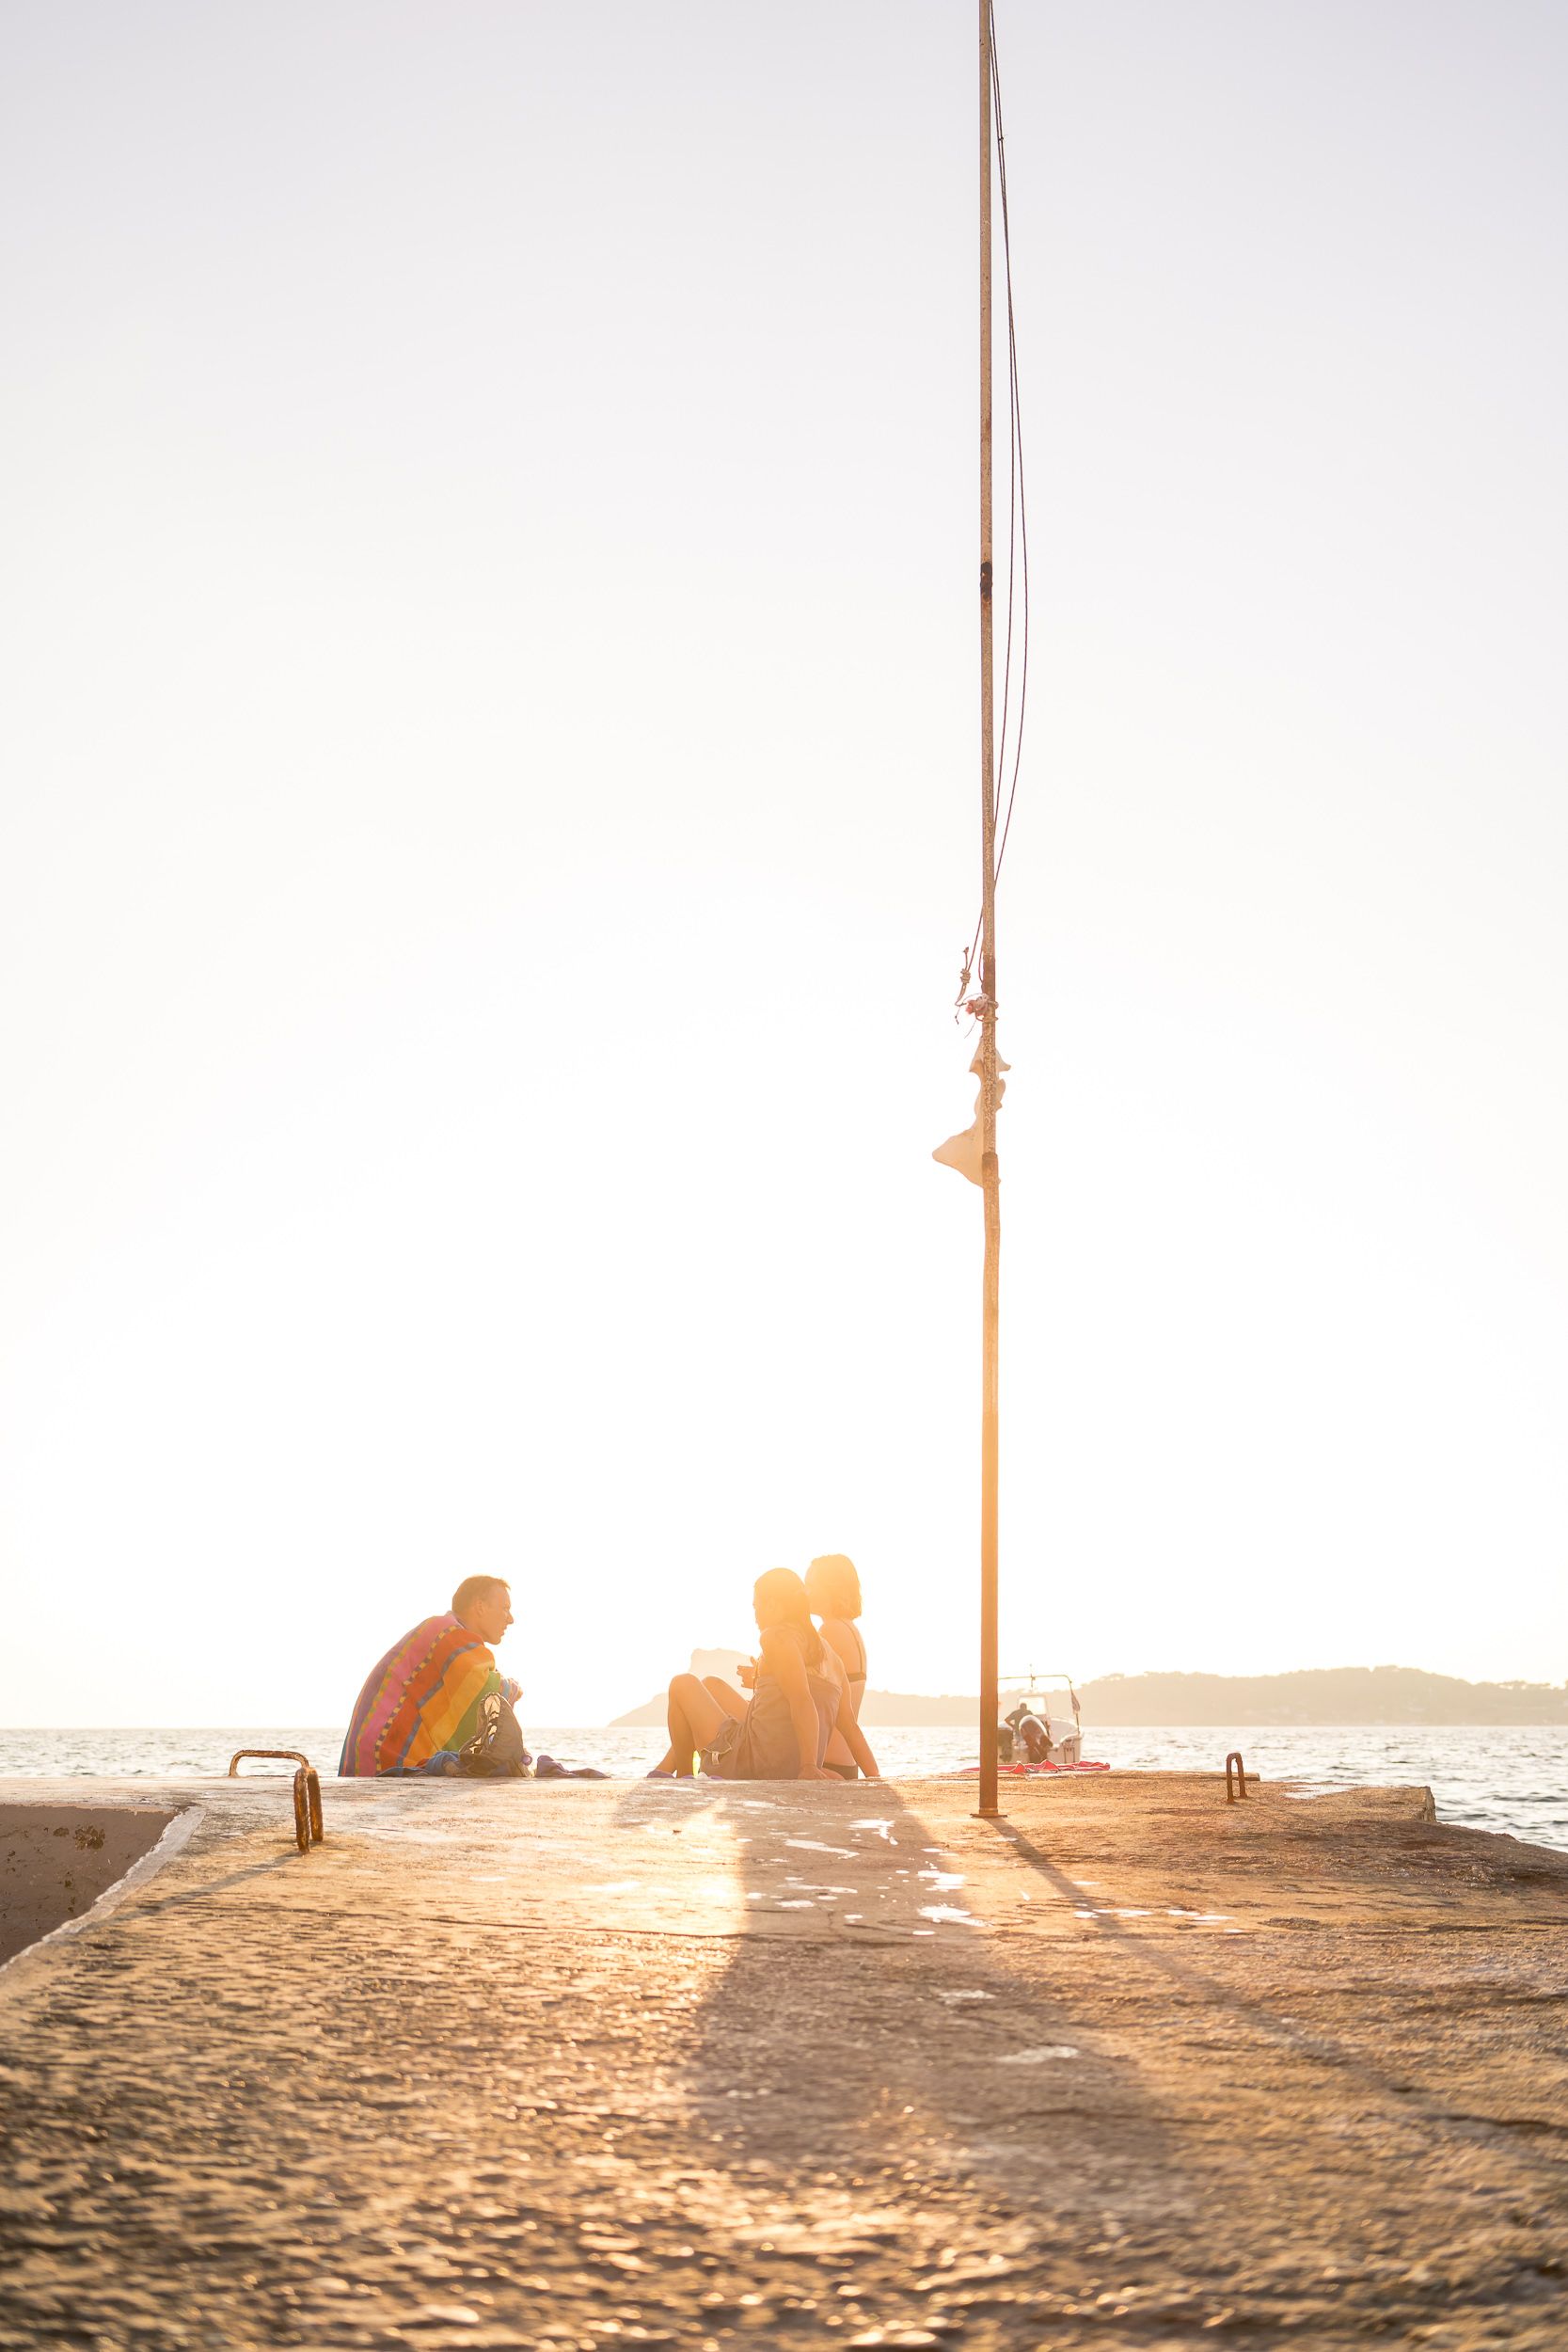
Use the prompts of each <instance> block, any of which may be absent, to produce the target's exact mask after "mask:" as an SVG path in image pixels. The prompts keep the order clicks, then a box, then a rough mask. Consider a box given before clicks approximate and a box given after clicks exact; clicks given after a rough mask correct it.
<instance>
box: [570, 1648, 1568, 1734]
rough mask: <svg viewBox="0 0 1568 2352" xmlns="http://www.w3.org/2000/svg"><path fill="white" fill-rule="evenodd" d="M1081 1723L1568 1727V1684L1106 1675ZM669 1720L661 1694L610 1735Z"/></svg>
mask: <svg viewBox="0 0 1568 2352" xmlns="http://www.w3.org/2000/svg"><path fill="white" fill-rule="evenodd" d="M737 1655H738V1653H737V1652H736V1651H734V1650H695V1651H693V1652H692V1669H693V1671H694V1672H695V1673H697V1674H721V1675H725V1676H733V1674H734V1671H735V1663H736V1657H737ZM1078 1695H1079V1697H1080V1699H1081V1700H1082V1701H1083V1706H1084V1721H1085V1724H1087V1725H1088V1726H1090V1727H1091V1728H1092V1727H1093V1726H1094V1725H1095V1724H1161V1725H1180V1724H1216V1725H1228V1726H1235V1725H1239V1724H1568V1684H1557V1683H1551V1682H1462V1681H1460V1680H1459V1679H1458V1677H1456V1676H1453V1675H1429V1674H1423V1673H1422V1672H1421V1670H1420V1669H1419V1667H1417V1666H1323V1667H1316V1668H1313V1669H1311V1670H1310V1671H1308V1672H1304V1673H1300V1674H1288V1675H1186V1674H1182V1675H1175V1674H1147V1675H1106V1676H1105V1677H1103V1678H1102V1679H1101V1681H1099V1682H1085V1683H1083V1684H1081V1685H1080V1687H1079V1692H1078ZM979 1703H980V1702H979V1700H978V1699H977V1698H964V1697H958V1698H954V1697H947V1696H943V1697H942V1698H931V1697H927V1696H926V1695H925V1694H923V1693H916V1692H901V1691H867V1692H866V1694H865V1704H864V1706H863V1708H862V1709H861V1721H862V1722H863V1724H865V1725H866V1726H867V1728H868V1729H872V1730H874V1729H876V1728H877V1727H878V1726H879V1725H884V1726H885V1725H887V1724H935V1725H955V1726H956V1725H960V1724H972V1723H973V1722H974V1716H975V1710H976V1709H977V1708H978V1706H979ZM663 1721H664V1700H663V1696H662V1694H661V1695H660V1696H659V1697H657V1698H654V1699H650V1700H649V1701H648V1703H647V1705H646V1706H645V1707H639V1708H634V1709H633V1710H632V1712H631V1713H630V1714H629V1715H618V1716H617V1717H616V1719H615V1724H614V1725H613V1726H612V1728H615V1729H619V1728H621V1727H622V1726H623V1725H626V1726H633V1725H641V1724H662V1723H663Z"/></svg>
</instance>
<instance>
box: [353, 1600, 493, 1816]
mask: <svg viewBox="0 0 1568 2352" xmlns="http://www.w3.org/2000/svg"><path fill="white" fill-rule="evenodd" d="M500 1687H501V1678H500V1676H499V1674H498V1673H497V1672H496V1661H495V1660H494V1658H492V1656H491V1655H490V1652H489V1651H488V1650H487V1649H486V1648H485V1646H484V1644H483V1642H480V1641H476V1640H475V1638H474V1636H473V1635H472V1634H471V1633H470V1632H469V1630H468V1629H467V1626H466V1625H465V1624H464V1623H463V1621H462V1619H461V1618H460V1617H454V1616H453V1615H452V1614H451V1612H450V1611H449V1612H448V1613H447V1614H446V1615H445V1616H442V1617H426V1618H425V1619H424V1621H423V1623H422V1624H420V1625H417V1626H416V1627H415V1628H414V1630H413V1632H412V1633H405V1634H404V1637H403V1639H402V1641H401V1642H394V1643H393V1645H392V1646H391V1648H390V1649H389V1650H388V1652H387V1655H386V1657H385V1658H384V1659H382V1661H381V1662H380V1664H379V1665H376V1666H372V1669H371V1672H370V1676H369V1677H368V1679H367V1681H366V1684H365V1687H364V1689H363V1690H362V1691H361V1692H360V1693H359V1696H358V1698H357V1699H356V1702H355V1708H354V1716H353V1720H352V1721H351V1723H350V1724H349V1727H348V1737H347V1738H346V1739H345V1740H344V1741H343V1752H342V1755H341V1756H340V1757H339V1759H338V1773H339V1777H340V1778H341V1779H354V1778H358V1777H362V1776H365V1777H368V1776H369V1775H371V1774H372V1773H375V1772H398V1771H404V1772H409V1771H415V1770H417V1769H418V1768H419V1766H420V1765H421V1764H423V1763H424V1762H426V1761H427V1759H428V1758H429V1757H431V1756H435V1755H436V1754H437V1753H438V1752H439V1751H440V1750H441V1749H443V1748H460V1747H461V1746H462V1745H463V1743H464V1741H465V1740H471V1739H472V1738H473V1736H474V1734H475V1732H476V1731H477V1730H478V1729H479V1708H480V1702H481V1700H482V1699H484V1698H486V1697H487V1696H488V1695H489V1693H490V1692H492V1691H499V1689H500Z"/></svg>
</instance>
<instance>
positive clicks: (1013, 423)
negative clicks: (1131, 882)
mask: <svg viewBox="0 0 1568 2352" xmlns="http://www.w3.org/2000/svg"><path fill="white" fill-rule="evenodd" d="M990 89H991V113H992V116H993V119H994V120H995V124H996V173H997V187H998V192H999V195H1000V198H1001V207H1000V209H1001V214H1002V269H1003V279H1004V282H1005V284H1006V294H1007V623H1006V639H1005V651H1004V655H1003V665H1002V726H1001V731H1000V735H999V737H998V740H997V749H996V779H995V791H996V803H997V804H998V805H1000V803H1001V798H1002V780H1003V778H1004V777H1005V776H1006V774H1007V746H1008V738H1009V734H1010V736H1011V740H1012V754H1013V765H1012V774H1011V776H1010V778H1008V781H1007V806H1006V815H1005V816H1004V818H1003V820H1002V831H1001V834H1000V837H999V839H998V841H997V847H996V866H995V868H994V876H995V878H1000V875H1001V872H1002V861H1003V858H1004V857H1005V856H1006V850H1007V836H1008V834H1010V833H1011V831H1012V823H1013V810H1014V807H1015V806H1016V804H1017V801H1018V780H1019V772H1020V770H1021V768H1022V761H1023V720H1024V713H1025V710H1026V709H1027V707H1028V700H1029V505H1028V500H1027V497H1026V495H1025V487H1024V474H1023V415H1022V401H1021V399H1020V394H1019V375H1018V324H1017V319H1016V317H1015V314H1014V310H1013V240H1012V219H1011V215H1010V213H1009V210H1008V204H1007V142H1006V134H1005V132H1004V130H1003V124H1002V72H1001V64H1000V61H999V58H998V56H997V47H996V10H995V8H994V7H992V8H990ZM1015 613H1016V620H1017V638H1018V650H1019V660H1018V707H1017V710H1016V712H1015V711H1014V709H1013V644H1014V635H1015ZM982 919H983V918H982V917H981V916H978V915H977V916H976V917H975V923H974V938H973V939H972V940H971V942H970V946H969V951H968V953H967V954H966V956H965V957H964V968H963V977H962V979H961V980H960V982H959V984H958V1003H959V1004H960V1005H962V1003H963V1002H964V999H965V997H966V996H967V994H968V991H969V983H970V977H971V974H972V973H973V971H974V959H975V956H976V955H977V954H978V952H979V946H980V929H981V922H982Z"/></svg>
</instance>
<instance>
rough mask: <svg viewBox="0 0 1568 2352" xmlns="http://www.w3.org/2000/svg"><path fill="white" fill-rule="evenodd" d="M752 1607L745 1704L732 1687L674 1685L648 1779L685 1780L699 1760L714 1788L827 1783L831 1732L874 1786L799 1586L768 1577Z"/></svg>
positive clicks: (873, 1764) (786, 1578) (682, 1680)
mask: <svg viewBox="0 0 1568 2352" xmlns="http://www.w3.org/2000/svg"><path fill="white" fill-rule="evenodd" d="M752 1606H753V1609H754V1611H755V1613H756V1621H757V1631H758V1633H759V1634H760V1635H761V1637H762V1639H761V1651H760V1656H759V1657H758V1660H757V1663H756V1667H755V1672H754V1677H753V1683H752V1696H751V1699H750V1700H749V1701H748V1700H747V1699H746V1698H744V1697H743V1696H742V1694H741V1692H738V1691H736V1690H735V1689H734V1688H732V1686H731V1685H730V1684H729V1683H724V1682H718V1681H715V1682H714V1683H713V1684H712V1685H711V1686H705V1684H704V1683H702V1682H701V1681H699V1679H698V1677H696V1676H695V1675H693V1674H684V1675H676V1676H675V1677H674V1679H673V1682H672V1683H671V1685H670V1699H669V1709H668V1717H667V1720H668V1723H669V1728H670V1745H669V1747H668V1749H667V1750H666V1751H665V1754H664V1756H663V1757H662V1758H661V1759H660V1761H659V1763H658V1764H657V1767H656V1768H655V1770H654V1771H653V1772H650V1773H649V1775H648V1777H649V1779H650V1780H665V1779H670V1778H674V1779H676V1780H689V1779H690V1777H691V1773H692V1758H693V1755H694V1754H696V1755H697V1756H698V1760H699V1761H700V1763H701V1766H702V1769H703V1771H704V1772H705V1773H707V1774H709V1775H710V1776H711V1777H712V1778H714V1779H716V1780H833V1779H836V1778H837V1777H838V1775H837V1774H836V1773H833V1772H829V1771H827V1770H826V1769H825V1768H824V1764H823V1758H824V1756H825V1755H826V1754H827V1750H828V1742H829V1740H831V1739H832V1737H833V1734H834V1732H835V1731H836V1732H837V1734H838V1735H839V1737H840V1738H841V1739H842V1740H844V1742H845V1746H846V1749H847V1753H848V1755H849V1756H850V1757H851V1759H852V1760H853V1761H854V1762H855V1763H856V1764H858V1765H859V1766H860V1768H861V1770H862V1772H864V1773H865V1775H866V1777H867V1779H869V1780H875V1779H876V1777H877V1759H876V1757H875V1756H873V1755H872V1753H871V1751H870V1749H869V1748H868V1747H867V1746H866V1744H865V1741H864V1740H863V1738H862V1736H861V1730H860V1725H859V1724H857V1723H856V1721H855V1716H854V1709H853V1707H852V1706H851V1703H850V1699H849V1692H848V1685H847V1677H845V1676H844V1675H843V1673H842V1670H841V1669H840V1668H839V1665H838V1661H837V1658H836V1657H835V1656H834V1655H833V1654H832V1652H830V1651H829V1650H828V1649H827V1647H826V1646H825V1645H824V1643H823V1641H822V1637H821V1635H820V1634H819V1633H818V1632H817V1630H816V1627H815V1626H814V1625H813V1623H812V1621H811V1602H810V1601H809V1600H808V1598H807V1597H806V1588H805V1586H804V1584H803V1583H802V1582H801V1581H800V1578H799V1577H798V1576H797V1575H796V1573H795V1571H794V1569H793V1568H769V1569H768V1571H767V1573H766V1574H765V1575H763V1576H759V1577H758V1579H757V1581H756V1586H755V1590H754V1591H753V1593H752ZM718 1693H722V1694H723V1695H722V1696H720V1695H717V1694H718Z"/></svg>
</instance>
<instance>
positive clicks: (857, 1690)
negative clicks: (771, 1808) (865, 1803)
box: [806, 1551, 865, 1780]
mask: <svg viewBox="0 0 1568 2352" xmlns="http://www.w3.org/2000/svg"><path fill="white" fill-rule="evenodd" d="M806 1597H807V1599H808V1600H809V1601H810V1602H811V1606H812V1613H813V1615H814V1616H815V1617H816V1621H817V1625H818V1628H819V1629H820V1631H821V1634H822V1639H823V1641H824V1642H825V1643H826V1644H827V1645H828V1647H829V1649H831V1650H832V1653H833V1655H834V1657H835V1658H836V1659H837V1660H838V1662H839V1664H840V1666H841V1667H842V1668H843V1670H844V1684H845V1689H846V1692H847V1696H848V1700H849V1706H850V1708H851V1711H852V1712H853V1714H854V1718H855V1721H856V1723H857V1724H858V1723H859V1722H860V1719H861V1701H862V1700H863V1698H864V1696H865V1643H864V1640H863V1637H862V1634H861V1629H860V1626H859V1625H858V1623H857V1622H856V1620H857V1619H858V1618H859V1616H860V1613H861V1608H862V1602H861V1581H860V1578H859V1577H858V1576H857V1575H856V1573H855V1564H854V1562H853V1561H852V1560H847V1559H846V1558H845V1556H844V1554H843V1552H842V1551H825V1552H823V1553H822V1554H821V1556H820V1557H819V1558H818V1559H816V1560H814V1561H813V1562H812V1564H811V1565H810V1567H809V1568H808V1569H807V1570H806ZM823 1762H824V1763H825V1764H826V1765H827V1767H828V1770H829V1772H837V1773H838V1775H839V1777H840V1778H841V1779H843V1780H853V1779H854V1777H855V1772H856V1765H855V1759H854V1757H853V1756H851V1755H850V1753H849V1749H848V1746H847V1742H846V1740H845V1738H844V1734H843V1733H842V1732H841V1731H840V1730H839V1729H838V1728H837V1726H836V1724H835V1726H834V1729H833V1736H832V1739H831V1740H829V1742H828V1753H827V1755H826V1756H824V1758H823Z"/></svg>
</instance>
